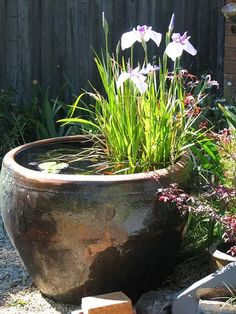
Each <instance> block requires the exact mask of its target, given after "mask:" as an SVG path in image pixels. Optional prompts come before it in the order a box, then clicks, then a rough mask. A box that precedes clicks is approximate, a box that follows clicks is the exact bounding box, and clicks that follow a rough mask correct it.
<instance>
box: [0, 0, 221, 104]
mask: <svg viewBox="0 0 236 314" xmlns="http://www.w3.org/2000/svg"><path fill="white" fill-rule="evenodd" d="M223 4H224V0H191V1H189V0H145V1H144V0H34V1H32V0H0V38H1V44H0V88H5V87H7V86H9V85H12V86H13V87H14V88H15V89H16V90H17V92H18V101H21V100H24V101H28V100H29V99H30V97H31V95H32V89H33V84H32V83H33V82H34V83H35V82H38V83H39V84H40V85H42V86H43V87H44V88H47V87H50V91H51V94H52V95H54V96H55V95H56V94H57V93H58V92H59V89H60V88H61V87H62V85H63V84H64V83H65V81H66V79H67V82H70V83H71V86H73V89H74V92H75V93H78V92H79V91H80V89H81V88H88V84H87V81H88V80H89V81H91V82H92V83H93V84H95V85H96V81H97V79H98V75H97V71H96V68H95V65H94V62H93V52H92V50H91V46H92V47H93V48H94V49H95V50H96V51H98V52H99V51H100V48H101V45H102V42H103V40H102V39H103V30H102V23H101V20H102V18H101V17H102V12H103V11H104V12H105V15H106V18H107V20H108V22H109V26H110V33H109V39H110V42H111V48H112V49H113V50H114V49H115V47H116V44H117V41H118V40H119V39H120V36H121V34H122V33H123V32H124V31H127V30H131V29H132V28H133V27H135V26H137V24H140V25H142V24H147V25H152V26H153V29H155V30H158V31H160V32H164V31H165V30H166V29H167V27H168V24H169V20H170V17H171V15H172V13H173V12H175V13H176V26H175V31H176V32H184V31H185V30H188V33H189V34H190V35H191V37H192V38H191V41H192V42H193V44H194V46H195V47H196V48H197V49H198V52H199V53H198V55H197V56H196V57H194V58H193V57H191V56H187V55H186V56H185V58H184V64H186V66H187V67H188V68H189V67H190V68H191V69H192V70H194V71H195V70H197V72H198V73H203V72H208V71H210V72H211V73H213V74H214V78H217V79H218V80H220V81H222V79H223V60H224V58H223V56H224V18H223V15H222V14H221V11H220V10H221V7H222V6H223ZM152 47H153V50H152V53H153V54H157V50H156V48H155V47H154V46H152ZM154 49H155V50H154ZM68 95H69V93H68V92H67V96H68Z"/></svg>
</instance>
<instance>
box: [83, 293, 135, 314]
mask: <svg viewBox="0 0 236 314" xmlns="http://www.w3.org/2000/svg"><path fill="white" fill-rule="evenodd" d="M82 311H83V313H84V314H133V313H134V312H133V307H132V302H131V300H130V299H129V298H128V297H127V296H126V295H125V294H124V293H123V292H113V293H108V294H103V295H97V296H92V297H85V298H83V299H82Z"/></svg>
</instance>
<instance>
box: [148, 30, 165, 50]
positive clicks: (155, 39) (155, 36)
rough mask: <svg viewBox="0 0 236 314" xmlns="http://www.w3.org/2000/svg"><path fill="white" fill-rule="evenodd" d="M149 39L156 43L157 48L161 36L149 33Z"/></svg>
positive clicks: (152, 32) (153, 32)
mask: <svg viewBox="0 0 236 314" xmlns="http://www.w3.org/2000/svg"><path fill="white" fill-rule="evenodd" d="M150 37H151V39H152V40H153V41H154V42H155V43H156V45H157V46H158V47H159V46H160V43H161V38H162V34H160V33H157V32H155V31H150Z"/></svg>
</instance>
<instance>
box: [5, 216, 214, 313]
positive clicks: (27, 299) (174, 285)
mask: <svg viewBox="0 0 236 314" xmlns="http://www.w3.org/2000/svg"><path fill="white" fill-rule="evenodd" d="M210 272H211V268H210V263H209V259H208V257H206V256H204V258H203V259H202V258H200V259H199V257H198V258H197V259H196V258H192V259H189V260H186V261H184V262H183V263H182V264H180V265H178V266H177V267H176V268H175V271H174V272H173V274H172V275H171V276H170V277H169V278H168V279H167V280H166V281H165V282H164V284H163V287H162V288H163V289H170V290H172V291H180V290H181V289H183V288H186V287H188V286H189V285H191V284H192V283H194V282H195V281H197V280H199V279H201V278H203V277H205V276H207V275H208V274H209V273H210ZM79 309H80V308H79V307H78V306H73V305H68V304H61V303H56V302H53V301H52V300H50V299H48V298H46V297H44V296H43V295H42V294H41V293H40V292H39V290H37V288H36V287H35V286H34V284H33V283H32V281H31V279H30V277H29V275H28V273H27V271H26V270H25V268H24V266H23V264H22V262H21V259H20V258H19V256H18V254H17V252H16V250H15V249H14V247H13V246H12V244H11V242H10V240H9V238H8V236H7V235H6V232H5V230H4V227H3V223H2V218H1V215H0V314H25V313H37V314H39V313H42V314H43V313H47V314H55V313H61V314H67V313H68V314H72V313H73V314H77V313H78V312H79Z"/></svg>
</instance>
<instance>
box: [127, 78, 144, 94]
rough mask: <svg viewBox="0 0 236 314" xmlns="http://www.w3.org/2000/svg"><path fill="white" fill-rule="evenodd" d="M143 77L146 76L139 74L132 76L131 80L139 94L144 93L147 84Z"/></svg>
mask: <svg viewBox="0 0 236 314" xmlns="http://www.w3.org/2000/svg"><path fill="white" fill-rule="evenodd" d="M145 79H146V77H145V76H143V75H139V76H132V77H131V80H132V81H133V82H134V84H135V85H136V87H137V89H138V90H139V92H140V94H143V93H145V91H146V90H147V88H148V86H147V84H146V83H145Z"/></svg>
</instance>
